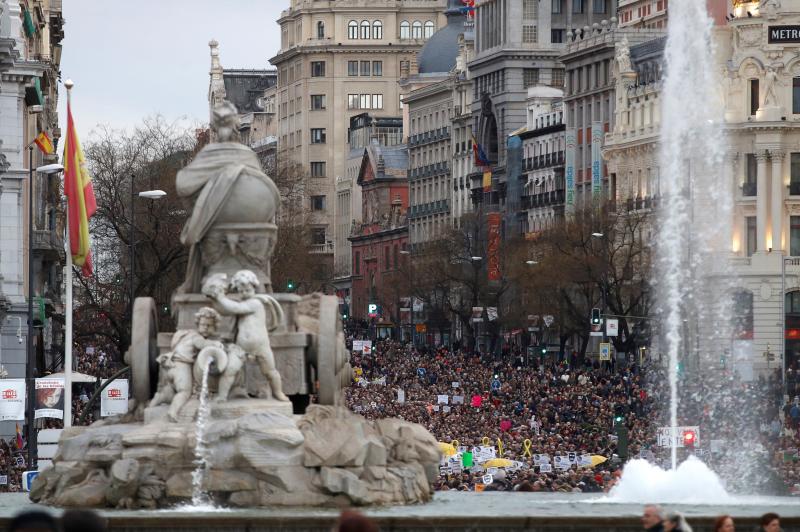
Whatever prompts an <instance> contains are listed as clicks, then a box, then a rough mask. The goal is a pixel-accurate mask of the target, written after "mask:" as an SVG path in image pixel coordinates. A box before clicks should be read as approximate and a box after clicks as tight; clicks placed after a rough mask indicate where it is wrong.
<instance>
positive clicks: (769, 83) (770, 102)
mask: <svg viewBox="0 0 800 532" xmlns="http://www.w3.org/2000/svg"><path fill="white" fill-rule="evenodd" d="M764 81H765V83H764V107H778V106H779V104H778V95H777V93H776V92H775V85H779V84H780V82H779V81H778V73H777V72H776V71H775V68H774V67H773V66H771V65H768V66H767V71H766V73H765V74H764Z"/></svg>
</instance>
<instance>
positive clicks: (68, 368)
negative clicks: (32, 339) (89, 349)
mask: <svg viewBox="0 0 800 532" xmlns="http://www.w3.org/2000/svg"><path fill="white" fill-rule="evenodd" d="M73 85H74V84H73V83H72V80H71V79H68V80H66V81H65V82H64V87H66V89H67V107H69V104H70V98H71V95H72V87H73ZM64 162H65V163H66V162H67V161H64ZM65 205H66V207H65V209H64V213H65V215H66V217H65V220H66V223H65V224H64V229H65V231H64V233H65V234H66V238H65V239H64V243H65V247H66V255H67V265H66V266H67V271H66V275H65V276H64V279H65V282H66V285H67V286H66V300H67V301H66V307H67V308H66V316H65V320H64V322H65V323H64V428H68V427H71V426H72V246H71V244H70V241H69V201H65Z"/></svg>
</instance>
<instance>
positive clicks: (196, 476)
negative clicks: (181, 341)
mask: <svg viewBox="0 0 800 532" xmlns="http://www.w3.org/2000/svg"><path fill="white" fill-rule="evenodd" d="M210 368H211V361H209V362H208V364H206V367H205V368H203V383H202V386H201V388H200V405H199V406H198V408H197V422H196V426H195V439H196V441H195V444H194V456H195V459H194V464H195V468H194V471H193V472H192V507H193V508H196V509H198V510H202V509H206V508H207V507H209V506H210V507H212V508H213V504H211V501H210V500H209V497H208V494H207V493H206V492H205V491H204V490H203V483H204V481H205V478H206V473H207V471H208V448H207V447H206V441H205V435H206V426H207V425H208V417H209V414H210V411H211V404H210V402H209V400H208V373H209V370H210Z"/></svg>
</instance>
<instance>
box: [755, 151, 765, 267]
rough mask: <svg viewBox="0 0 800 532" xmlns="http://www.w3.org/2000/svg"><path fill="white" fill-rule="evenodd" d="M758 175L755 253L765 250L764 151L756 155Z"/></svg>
mask: <svg viewBox="0 0 800 532" xmlns="http://www.w3.org/2000/svg"><path fill="white" fill-rule="evenodd" d="M756 159H757V160H758V174H757V178H756V188H757V190H756V231H757V233H758V235H757V239H756V240H757V242H756V251H766V250H767V154H766V152H765V151H764V150H760V151H759V152H758V153H756Z"/></svg>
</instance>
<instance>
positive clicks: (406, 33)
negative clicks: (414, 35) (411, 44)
mask: <svg viewBox="0 0 800 532" xmlns="http://www.w3.org/2000/svg"><path fill="white" fill-rule="evenodd" d="M400 38H401V39H410V38H411V24H409V23H408V21H407V20H404V21H403V22H401V23H400Z"/></svg>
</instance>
